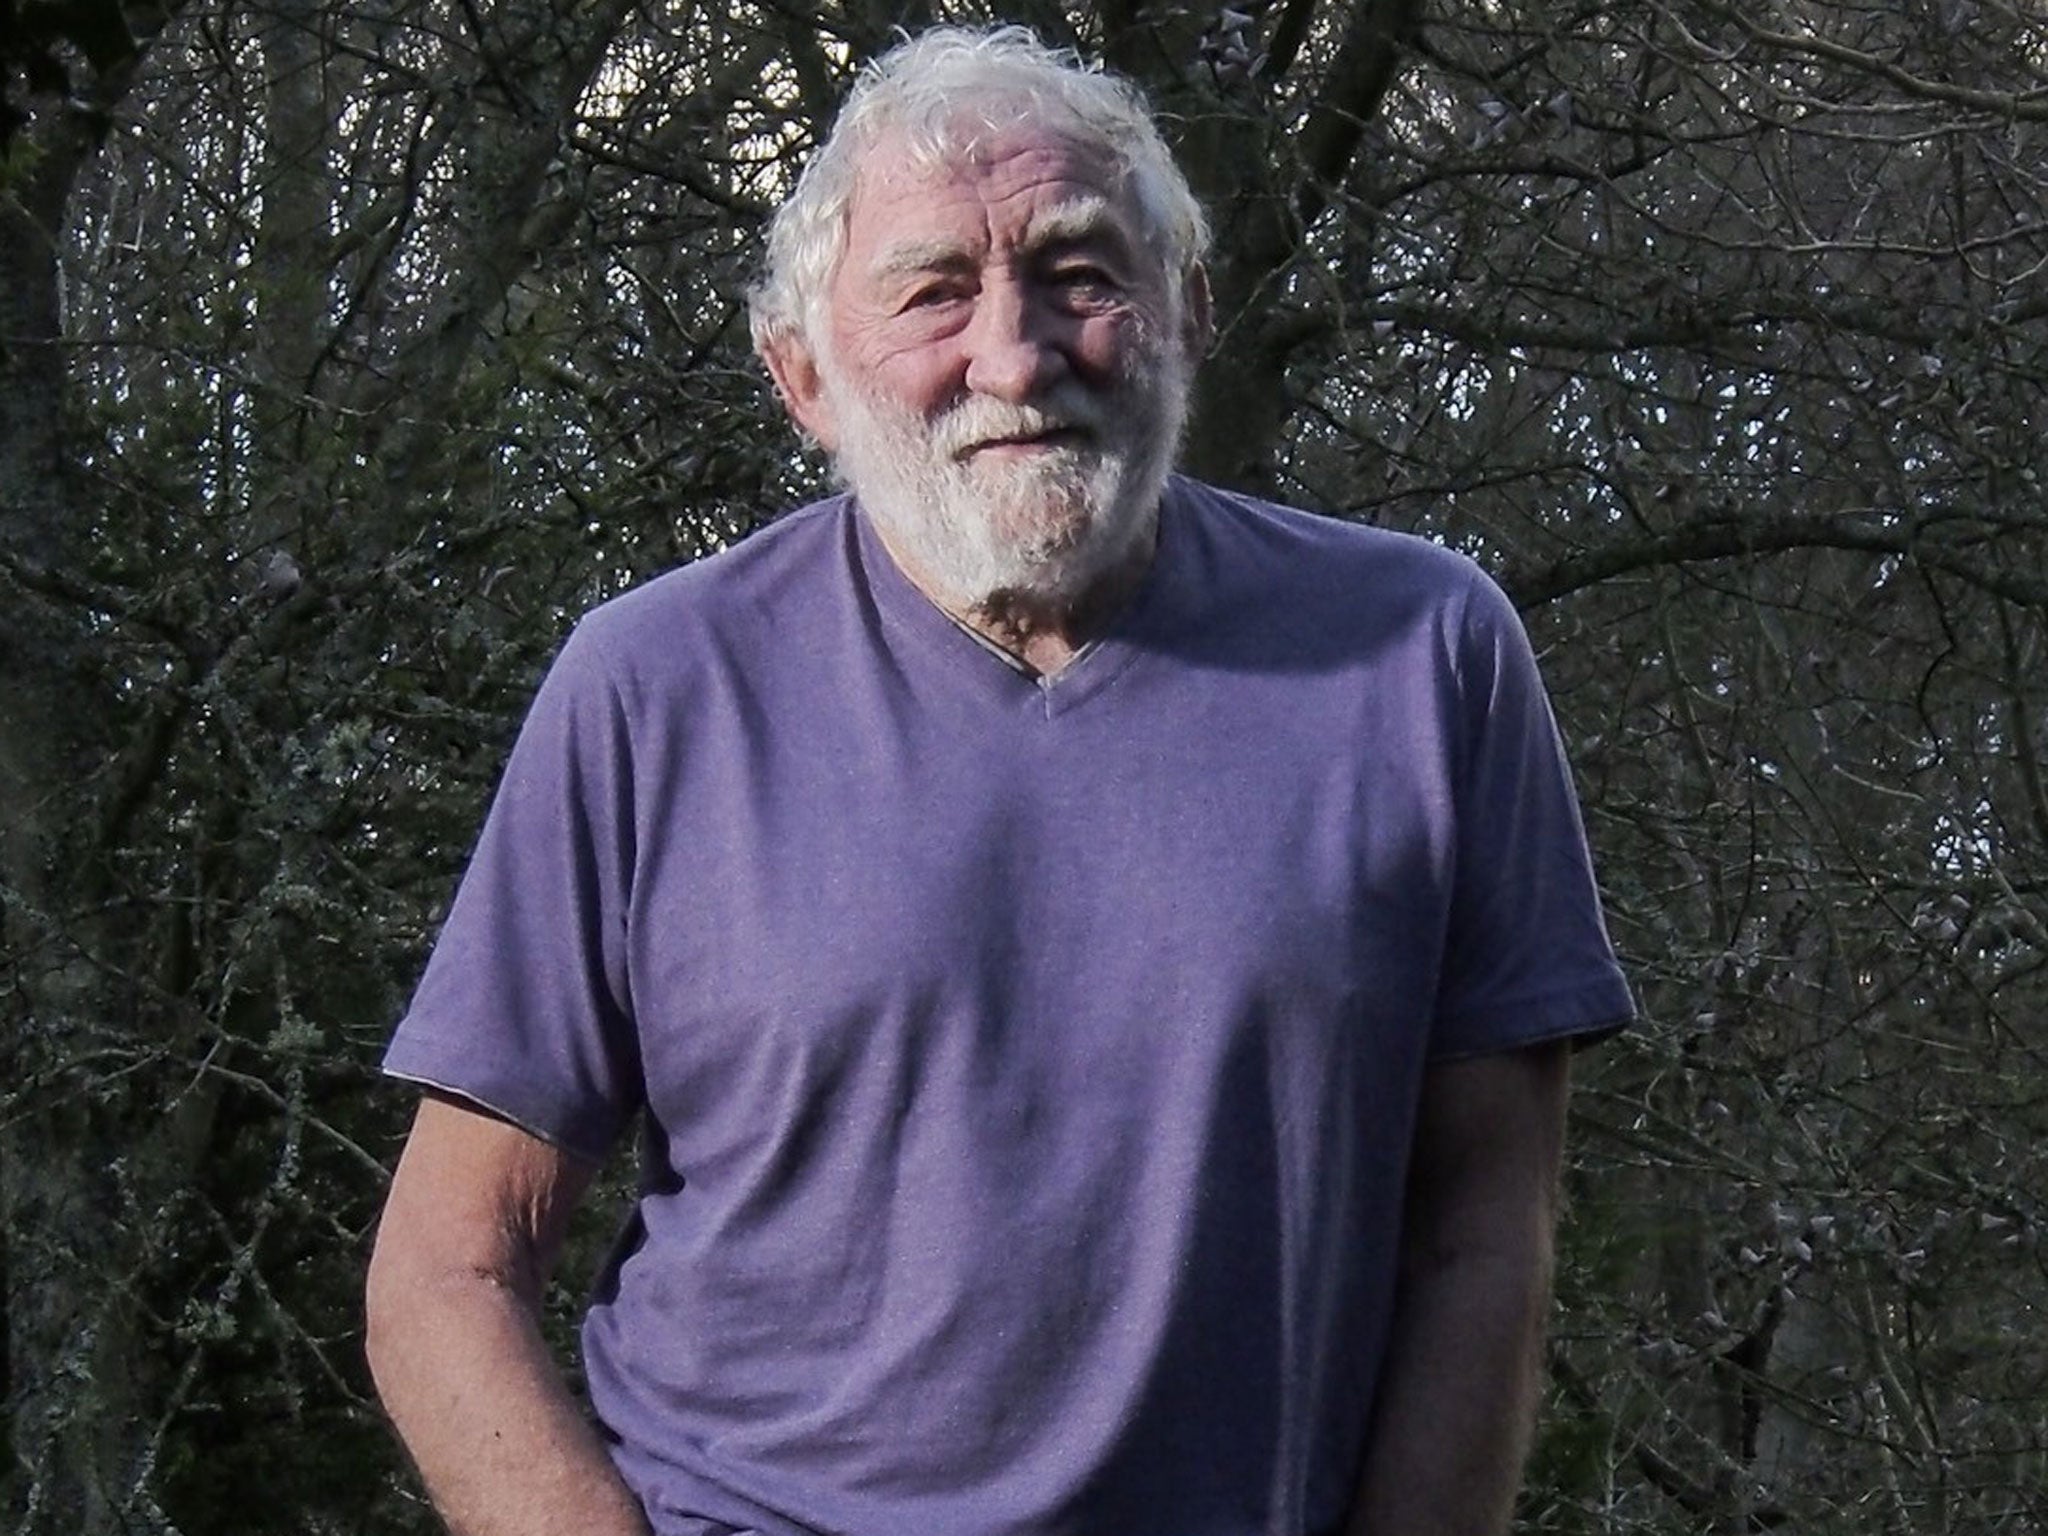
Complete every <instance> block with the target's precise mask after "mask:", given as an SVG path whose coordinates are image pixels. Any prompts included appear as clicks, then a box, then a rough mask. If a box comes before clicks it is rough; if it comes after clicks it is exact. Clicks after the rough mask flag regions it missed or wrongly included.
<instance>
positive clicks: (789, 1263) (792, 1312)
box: [370, 31, 1629, 1536]
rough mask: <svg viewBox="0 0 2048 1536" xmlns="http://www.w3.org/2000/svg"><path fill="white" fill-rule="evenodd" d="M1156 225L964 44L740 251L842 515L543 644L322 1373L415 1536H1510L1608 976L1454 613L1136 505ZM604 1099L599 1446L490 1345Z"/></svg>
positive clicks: (737, 555) (1146, 474)
mask: <svg viewBox="0 0 2048 1536" xmlns="http://www.w3.org/2000/svg"><path fill="white" fill-rule="evenodd" d="M1204 239H1205V234H1204V225H1203V221H1202V217H1201V214H1200V211H1199V209H1198V208H1197V207H1196V205H1195V203H1194V201H1193V199H1192V198H1191V196H1190V195H1189V192H1188V190H1187V187H1186V185H1185V183H1184V182H1183V181H1182V179H1181V177H1180V176H1179V174H1178V173H1177V172H1176V170H1175V169H1174V167H1173V164H1172V161H1171V159H1170V158H1169V156H1168V154H1167V152H1166V149H1165V147H1164V146H1163V144H1162V143H1161V141H1160V139H1159V137H1158V135H1157V133H1156V132H1155V131H1154V129H1153V127H1152V126H1151V124H1150V122H1149V121H1148V120H1147V117H1146V115H1145V112H1144V110H1143V107H1142V104H1141V103H1139V102H1138V101H1137V99H1136V98H1135V96H1134V95H1133V94H1132V93H1131V92H1130V91H1129V90H1128V89H1127V88H1125V87H1123V86H1121V85H1119V84H1117V83H1115V82H1113V81H1111V80H1109V79H1107V78H1105V77H1103V76H1101V75H1098V74H1093V73H1089V72H1087V71H1084V70H1082V69H1079V68H1076V67H1074V66H1072V65H1071V64H1069V63H1067V62H1066V61H1064V60H1062V59H1061V58H1059V57H1058V56H1055V55H1053V54H1050V53H1048V52H1046V51H1045V50H1043V49H1041V48H1040V47H1039V46H1038V45H1037V44H1036V43H1034V42H1033V41H1032V40H1031V39H1030V38H1029V37H1028V36H1026V35H1024V34H1022V33H1018V32H1015V31H999V32H993V33H985V34H984V33H962V32H954V31H939V32H933V33H929V34H926V35H925V36H923V37H921V38H919V39H917V40H915V41H913V42H911V43H908V44H906V45H905V46H904V47H902V48H901V49H899V50H898V51H897V52H896V53H894V54H892V55H890V56H889V57H888V58H886V59H884V60H882V61H881V62H880V63H879V64H878V65H876V66H875V67H874V68H872V69H871V70H870V71H869V72H868V73H867V74H866V75H865V76H864V77H863V79H862V81H861V83H860V85H859V87H858V88H857V90H856V91H855V93H854V96H853V98H852V100H851V101H850V102H849V104H848V106H847V108H846V111H845V113H844V115H843V117H842V119H841V121H840V123H839V125H838V127H837V129H836V130H835V132H834V135H833V137H832V140H831V142H830V143H829V144H827V145H826V146H825V147H824V148H823V149H822V150H821V151H820V152H819V154H818V156H817V158H816V160H815V163H813V164H812V165H811V167H810V168H809V169H808V171H807V172H806V174H805V176H804V178H803V180H802V182H801V184H800V185H799V187H798V188H797V190H796V192H795V194H794V196H793V197H792V198H791V200H790V202H789V204H788V206H787V207H785V208H784V209H783V210H782V212H781V213H780V214H779V215H778V217H777V219H776V222H775V226H774V229H773V232H772V235H771V239H770V256H769V266H768V272H767V276H766V279H765V281H764V283H763V285H762V287H761V288H760V290H759V291H758V292H757V293H756V295H755V305H754V315H755V334H756V339H757V342H758V344H759V347H760V350H761V352H762V354H763V356H764V358H765V360H766V362H767V364H768V367H769V369H770V370H771V372H772V373H773V374H774V377H775V382H776V384H777V386H778V388H779V389H780V391H781V394H782V398H783V400H784V402H785V403H786V404H787V406H788V408H789V411H790V413H791V415H792V416H793V417H794V418H795V420H796V421H797V422H798V424H800V425H801V426H802V428H803V429H804V430H805V431H806V432H808V433H809V434H810V435H811V436H812V437H813V438H815V439H816V440H817V441H818V442H819V443H820V444H822V445H823V446H824V448H825V449H826V450H828V451H829V452H830V453H831V455H832V456H833V459H834V462H835V463H836V465H837V466H838V469H839V472H840V474H841V476H842V477H843V479H844V480H845V482H846V484H847V486H848V487H849V489H850V492H851V495H850V496H843V497H839V498H835V499H833V500H831V501H827V502H824V503H821V504H819V505H817V506H814V507H810V508H806V509H805V510H803V511H800V512H796V513H792V514H791V515H789V516H788V517H786V518H784V519H783V520H781V521H780V522H779V523H777V524H776V525H775V526H774V527H772V528H770V529H768V530H766V531H764V532H762V533H761V534H759V535H757V536H756V537H754V538H753V539H751V540H749V541H747V542H746V543H745V544H744V545H742V546H741V547H739V548H737V549H735V550H732V551H730V552H728V553H726V554H723V555H720V556H718V557H717V558H715V559H711V560H706V561H704V562H701V563H699V564H697V565H694V566H692V567H690V568H688V569H686V570H682V571H678V572H675V573H673V574H671V575H669V576H667V577H664V578H662V579H661V580H658V581H655V582H653V583H651V584H649V585H648V586H646V587H643V588H642V589H640V590H639V591H637V592H634V593H632V594H630V595H628V596H626V597H624V598H622V599H619V600H618V601H616V602H613V603H610V604H607V605H606V606H604V607H603V608H601V609H599V610H598V611H596V612H595V613H593V614H591V615H590V616H589V617H588V618H586V619H585V621H584V622H583V623H582V625H580V626H579V627H578V629H577V631H576V633H575V634H574V636H573V637H572V638H571V639H570V641H569V643H568V645H567V647H566V648H565V649H564V651H563V653H562V655H561V657H560V659H559V661H558V662H557V664H556V665H555V667H554V669H553V670H552V672H551V673H550V675H549V677H548V679H547V682H546V683H545V685H544V686H543V688H542V689H541V692H540V695H539V697H538V699H537V701H536V702H535V704H534V707H533V712H532V715H531V716H530V717H529V719H528V721H527V724H526V727H525V730H524V731H523V733H522V734H521V737H520V740H519V744H518V746H517V748H516V750H515V751H514V753H513V756H512V760H511V763H510V765H509V766H508V768H507V770H506V774H505V779H504V783H503V785H502V787H501V789H500V791H499V793H498V797H497V801H496V803H495V805H494V807H493V809H492V812H491V816H490V819H489V821H488V823H487V825H486V827H485V830H484V833H483V837H482V841H481V843H480V845H479V847H478V850H477V854H476V858H475V861H474V863H473V864H472V866H471V868H470V870H469V873H468V874H467V876H466V877H465V879H464V881H463V884H462V888H461V891H460V894H459V896H458V898H457V900H456V902H455V906H454V908H453V910H452V912H451V914H450V916H449V919H448V924H447V927H446V930H445V932H444V933H443V934H442V937H441V939H440V943H439V945H438V947H437V949H436V951H435V954H434V957H433V960H432V963H431V964H430V965H429V967H428V970H427V973H426V976H425V978H424V980H423V981H422V983H421V986H420V990H419V994H418V996H417V997H416V999H415V1000H414V1003H413V1006H412V1008H411V1010H410V1012H409V1013H408V1015H407V1017H406V1019H405V1021H404V1022H403V1024H402V1025H401V1026H400V1028H399V1031H398V1035H397V1038H396V1040H395V1041H394V1043H393V1045H392V1047H391V1051H390V1055H389V1058H388V1060H387V1067H388V1069H389V1070H390V1071H391V1072H392V1073H393V1074H395V1075H396V1076H398V1077H401V1078H405V1079H408V1080H411V1081H414V1082H417V1083H420V1084H422V1085H424V1086H425V1087H426V1088H427V1090H428V1092H427V1094H426V1096H425V1099H424V1102H423V1103H422V1105H421V1108H420V1112H419V1118H418V1121H417V1123H416V1126H415V1128H414V1130H413V1133H412V1137H411V1140H410V1142H409V1144H408V1145H407V1148H406V1151H405V1155H404V1158H403V1160H402V1161H401V1163H400V1166H399V1169H398V1173H397V1175H396V1178H395V1179H394V1181H393V1185H392V1190H391V1198H390V1204H389V1207H388V1209H387V1211H386V1213H385V1217H384V1224H383V1229H382V1232H381V1234H380V1237H379V1241H378V1247H377V1254H376V1258H375V1260H374V1262H373V1265H372V1271H371V1277H370V1334H371V1340H370V1342H371V1355H372V1361H373V1364H374V1366H375V1370H376V1375H377V1380H378V1383H379V1386H380V1388H381V1390H382V1392H383V1394H384V1398H385V1401H386V1403H387V1405H388V1406H389V1409H390V1412H391V1415H392V1418H393V1419H394V1420H395V1422H396V1424H397V1427H398V1429H399V1432H400V1433H401V1434H402V1435H403V1437H404V1439H405V1441H406V1444H407V1445H408V1447H410V1449H411V1451H412V1453H413V1455H414V1457H415V1459H416V1460H417V1461H418V1463H419V1466H420V1469H421V1471H422V1474H423V1475H424V1478H425V1481H426V1483H427V1486H428V1489H429V1491H430V1492H431V1494H432V1496H433V1498H434V1500H435V1502H436V1504H437V1506H438V1507H439V1508H440V1510H441V1511H442V1513H443V1514H444V1516H445V1517H446V1519H447V1521H448V1523H449V1524H450V1526H451V1527H452V1528H453V1529H454V1530H455V1531H457V1532H459V1533H462V1536H512V1533H524V1532H533V1533H541V1532H546V1533H553V1536H562V1533H569V1532H574V1533H577V1536H629V1533H644V1532H647V1531H649V1530H652V1531H654V1532H658V1533H660V1536H686V1533H687V1536H702V1533H732V1532H759V1533H763V1536H812V1533H818V1536H822V1533H828V1532H829V1533H834V1536H998V1533H1003V1536H1053V1533H1061V1536H1335V1533H1340V1532H1353V1533H1370V1536H1401V1533H1405V1532H1432V1533H1439V1532H1474V1533H1480V1532H1491V1531H1497V1530H1499V1529H1500V1528H1501V1527H1502V1526H1503V1525H1504V1523H1505V1520H1506V1513H1507V1510H1508V1507H1509V1505H1510V1503H1511V1501H1512V1498H1513V1492H1514V1487H1515V1483H1516V1479H1517V1476H1518V1472H1519V1464H1520V1460H1521V1455H1522V1451H1523V1447H1524V1443H1525V1440H1526V1434H1527V1425H1528V1419H1529V1414H1530V1408H1531V1398H1532V1391H1533V1382H1534V1378H1535V1376H1536V1371H1537V1365H1536V1361H1537V1349H1538V1340H1539V1334H1540V1326H1541V1317H1542V1313H1543V1310H1544V1305H1545V1287H1546V1270H1547V1262H1548V1252H1549V1243H1550V1229H1551V1223H1552V1215H1553V1208H1554V1204H1555V1195H1554V1187H1555V1181H1556V1174H1557V1165H1558V1158H1559V1140H1560V1134H1561V1122H1562V1118H1563V1108H1564V1093H1565V1054H1566V1050H1567V1044H1566V1042H1568V1041H1569V1040H1570V1039H1571V1038H1572V1037H1574V1036H1582V1035H1587V1034H1591V1033H1595V1032H1597V1031H1599V1030H1601V1029H1603V1028H1608V1027H1612V1026H1613V1025H1614V1024H1615V1023H1616V1022H1617V1021H1619V1020H1620V1019H1622V1018H1623V1017H1624V1016H1625V1015H1626V1013H1627V1012H1628V1007H1629V1001H1628V995H1627V991H1626V989H1625V987H1624V985H1623V982H1622V980H1621V978H1620V975H1619V973H1618V972H1617V970H1616V967H1615V964H1614V961H1613V957H1612V955H1611V953H1610V951H1609V947H1608V944H1607V940H1606V938H1605V936H1604V934H1603V931H1602V927H1601V922H1600V918H1599V914H1598V911H1597V908H1596V904H1595V900H1594V893H1593V886H1592V880H1591V878H1590V875H1589V873H1588V868H1587V861H1586V856H1585V849H1584V841H1583V837H1582V835H1581V832H1580V828H1579V824H1578V819H1577V812H1576V809H1575V806H1574V804H1573V801H1572V797H1571V792H1570V788H1569V780H1568V776H1567V774H1566V771H1565V769H1564V767H1563V765H1562V763H1561V762H1560V758H1559V753H1558V746H1557V739H1556V733H1555V730H1554V728H1553V726H1552V723H1551V719H1550V715H1549V712H1548V708H1547V705H1546V703H1545V701H1544V698H1543V695H1542V691H1541V688H1540V686H1539V684H1538V682H1537V680H1536V677H1535V673H1534V668H1533V665H1532V662H1531V658H1530V655H1529V651H1528V646H1527V643H1526V641H1525V640H1524V638H1523V636H1522V633H1521V631H1520V628H1519V627H1518V625H1517V623H1516V621H1515V618H1514V615H1513V613H1512V611H1511V610H1510V609H1509V607H1508V606H1507V604H1506V602H1505V601H1504V600H1503V599H1502V597H1501V596H1500V594H1499V593H1498V592H1497V591H1496V590H1495V589H1494V588H1493V587H1492V586H1491V585H1489V584H1488V583H1487V582H1486V580H1485V579H1484V578H1483V577H1482V576H1481V575H1480V574H1479V573H1478V572H1477V571H1476V570H1475V569H1474V568H1473V567H1472V566H1471V565H1470V564H1469V563H1467V562H1466V561H1464V560H1463V559H1461V558H1460V557H1458V556H1456V555H1453V554H1450V553H1448V552H1446V551H1444V550H1442V549H1439V548H1436V547H1434V546H1431V545H1429V544H1426V543H1423V542H1420V541H1417V540H1412V539H1407V538H1403V537H1400V536H1396V535H1392V534H1387V533H1380V532H1374V531H1369V530H1363V529H1358V528H1352V527H1346V526H1342V525H1339V524H1336V523H1330V522H1324V521H1320V520H1317V519H1313V518H1310V517H1306V516H1303V515H1300V514H1296V513H1292V512H1288V511H1284V510H1281V509H1279V508H1275V507H1271V506H1265V505H1262V504H1259V503H1256V502H1252V501H1249V500H1246V499H1244V498H1242V497H1237V496H1231V495H1226V494H1224V493H1222V492H1219V491H1216V490H1212V489H1209V488H1206V487H1203V486H1200V485H1197V484H1194V483H1192V482H1189V481H1185V480H1180V479H1176V478H1173V477H1171V476H1170V474H1169V465H1170V462H1171V459H1172V455H1173V451H1174V447H1175V444H1176V440H1177V438H1178V435H1179V432H1180V430H1181V424H1182V419H1183V415H1184V412H1185V407H1186V399H1187V391H1188V377H1189V373H1190V371H1191V369H1192V367H1193V363H1194V360H1195V358H1196V357H1197V356H1198V355H1199V353H1200V351H1201V349H1202V346H1203V344H1204V342H1205V339H1206V336H1207V330H1208V321H1209V314H1208V308H1209V301H1208V294H1207V289H1206V285H1205V281H1204V278H1203V271H1202V265H1201V261H1202V254H1203V243H1204ZM629 1125H636V1126H637V1127H638V1130H639V1133H640V1139H641V1149H642V1157H643V1173H642V1180H641V1190H642V1193H641V1196H640V1199H639V1203H638V1205H637V1207H636V1210H635V1213H634V1216H633V1219H632V1221H631V1223H630V1225H629V1226H628V1228H627V1230H626V1232H625V1234H624V1235H623V1237H622V1239H621V1241H620V1243H619V1245H618V1247H617V1249H616V1251H615V1254H614V1257H613V1258H612V1260H611V1262H610V1263H609V1264H608V1265H607V1266H606V1267H605V1269H604V1272H603V1274H602V1276H601V1277H600V1279H599V1281H598V1284H597V1287H596V1292H595V1297H594V1300H593V1302H592V1305H591V1308H590V1312H589V1316H588V1319H587V1321H586V1324H585V1328H584V1351H585V1358H586V1365H587V1376H588V1385H589V1394H590V1399H591V1404H592V1407H593V1408H594V1410H595V1415H596V1419H597V1425H596V1427H593V1426H592V1425H591V1424H590V1423H589V1422H587V1421H586V1419H585V1418H584V1417H583V1415H582V1413H581V1412H580V1411H579V1409H578V1408H577V1406H576V1405H575V1403H574V1401H573V1400H572V1398H571V1396H570V1394H569V1392H568V1391H567V1390H566V1389H565V1387H564V1385H563V1383H562V1381H561V1380H560V1378H559V1377H558V1375H557V1372H556V1370H555V1367H554V1366H553V1364H552V1363H551V1361H550V1360H549V1358H548V1356H547V1353H546V1351H545V1349H544V1348H543V1346H542V1343H541V1341H540V1337H539V1335H538V1333H537V1332H536V1329H535V1312H536V1307H537V1302H538V1298H539V1295H540V1291H541V1287H542V1283H543V1279H544V1277H545V1275H546V1274H547V1272H548V1269H549V1265H550V1263H551V1261H552V1260H553V1258H554V1257H555V1254H556V1251H557V1248H558V1246H559V1244H560V1242H561V1239H562V1234H563V1228H564V1224H565V1222H566V1220H567V1217H568V1213H569V1211H570V1209H571V1207H572V1206H573V1205H574V1204H575V1202H576V1200H577V1198H578V1196H579V1194H580V1193H581V1192H582V1191H583V1190H584V1188H585V1186H586V1184H587V1182H588V1180H589V1178H590V1175H591V1171H592V1170H593V1169H594V1168H595V1167H596V1166H597V1164H598V1163H599V1161H600V1160H601V1159H602V1158H604V1157H605V1155H606V1153H607V1151H608V1149H610V1148H611V1146H612V1145H613V1143H614V1141H615V1140H616V1139H617V1138H618V1137H619V1135H620V1134H621V1133H622V1132H623V1131H624V1130H625V1129H626V1128H627V1127H628V1126H629Z"/></svg>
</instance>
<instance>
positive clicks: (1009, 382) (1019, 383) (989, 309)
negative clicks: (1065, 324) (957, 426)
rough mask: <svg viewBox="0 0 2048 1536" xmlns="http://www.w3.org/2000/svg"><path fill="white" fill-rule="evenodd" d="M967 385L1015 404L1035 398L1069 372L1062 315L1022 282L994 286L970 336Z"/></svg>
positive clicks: (978, 304)
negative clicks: (1035, 299) (1050, 309)
mask: <svg viewBox="0 0 2048 1536" xmlns="http://www.w3.org/2000/svg"><path fill="white" fill-rule="evenodd" d="M965 339H966V342H967V348H968V354H967V387H968V388H969V389H971V390H973V391H974V392H975V393H976V394H980V395H990V396H993V397H994V398H996V399H998V400H1007V401H1009V402H1011V403H1012V404H1022V403H1024V402H1025V401H1028V400H1032V399H1034V398H1036V397H1037V396H1039V395H1042V394H1043V393H1045V391H1046V390H1047V389H1049V388H1051V387H1052V385H1053V384H1054V383H1056V382H1057V381H1058V380H1059V378H1060V376H1061V374H1062V373H1063V372H1064V371H1065V370H1066V367H1067V361H1066V354H1065V352H1064V351H1063V350H1062V347H1061V338H1060V326H1059V317H1058V316H1056V315H1054V314H1051V313H1049V312H1048V311H1047V310H1046V308H1045V306H1043V305H1042V304H1037V303H1034V302H1033V300H1032V296H1031V293H1030V291H1029V289H1028V288H1026V287H1025V286H1024V285H1022V284H1019V283H990V284H988V285H987V286H986V287H984V288H983V289H982V291H981V293H980V295H979V296H978V297H977V298H976V301H975V305H974V319H973V320H972V322H971V323H970V324H969V326H968V330H967V336H966V338H965Z"/></svg>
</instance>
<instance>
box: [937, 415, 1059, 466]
mask: <svg viewBox="0 0 2048 1536" xmlns="http://www.w3.org/2000/svg"><path fill="white" fill-rule="evenodd" d="M1086 437H1087V432H1086V430H1085V429H1084V428H1082V427H1079V426H1073V425H1066V424H1062V425H1059V426H1050V427H1040V428H1037V429H1035V430H1033V431H1029V432H1004V433H999V434H996V435H993V436H989V437H980V438H976V439H975V440H974V441H973V442H971V443H968V444H967V445H966V446H965V447H963V448H961V449H960V450H959V452H958V453H956V454H955V455H954V457H955V458H958V459H970V458H973V457H975V456H976V455H979V454H983V453H991V452H993V453H996V454H998V455H1002V456H1008V455H1009V454H1011V453H1016V454H1026V453H1034V452H1040V451H1050V450H1053V449H1058V448H1072V447H1074V446H1076V445H1078V444H1079V443H1081V442H1082V441H1083V440H1085V438H1086Z"/></svg>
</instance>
